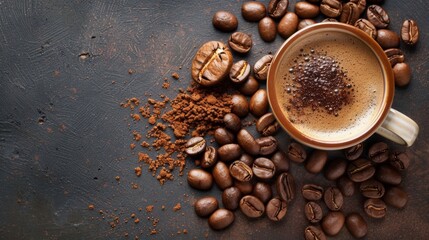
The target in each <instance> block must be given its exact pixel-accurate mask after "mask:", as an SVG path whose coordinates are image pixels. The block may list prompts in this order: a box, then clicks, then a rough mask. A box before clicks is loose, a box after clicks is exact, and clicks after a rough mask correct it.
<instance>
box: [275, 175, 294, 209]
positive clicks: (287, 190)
mask: <svg viewBox="0 0 429 240" xmlns="http://www.w3.org/2000/svg"><path fill="white" fill-rule="evenodd" d="M295 188H296V186H295V180H294V178H293V176H292V175H291V174H290V173H281V174H280V175H279V176H278V177H277V179H276V189H277V194H278V195H279V197H280V198H281V199H283V200H284V201H286V202H290V201H292V200H293V199H294V198H295Z"/></svg>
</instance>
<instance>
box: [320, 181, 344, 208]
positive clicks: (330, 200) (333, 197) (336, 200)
mask: <svg viewBox="0 0 429 240" xmlns="http://www.w3.org/2000/svg"><path fill="white" fill-rule="evenodd" d="M323 200H324V201H325V204H326V206H327V207H328V208H329V209H330V210H332V211H339V210H341V208H342V207H343V203H344V198H343V194H342V193H341V191H340V189H338V188H336V187H329V188H327V189H326V190H325V193H324V195H323Z"/></svg>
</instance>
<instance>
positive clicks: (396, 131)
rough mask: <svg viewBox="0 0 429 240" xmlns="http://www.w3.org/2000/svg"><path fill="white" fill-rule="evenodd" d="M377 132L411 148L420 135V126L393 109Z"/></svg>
mask: <svg viewBox="0 0 429 240" xmlns="http://www.w3.org/2000/svg"><path fill="white" fill-rule="evenodd" d="M376 132H377V133H378V134H380V135H381V136H383V137H385V138H387V139H389V140H391V141H394V142H396V143H399V144H402V145H405V146H407V147H409V146H411V145H413V143H414V141H415V140H416V138H417V135H418V134H419V126H418V125H417V123H416V122H414V121H413V120H412V119H411V118H409V117H407V116H405V115H404V114H402V113H400V112H398V111H396V110H395V109H392V108H391V109H390V111H389V113H388V114H387V117H386V119H385V120H384V122H383V124H381V126H380V127H379V128H378V129H377V131H376Z"/></svg>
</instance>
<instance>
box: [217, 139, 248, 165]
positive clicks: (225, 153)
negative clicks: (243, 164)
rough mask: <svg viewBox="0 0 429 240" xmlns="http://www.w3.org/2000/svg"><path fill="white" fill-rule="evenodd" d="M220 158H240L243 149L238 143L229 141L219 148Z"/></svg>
mask: <svg viewBox="0 0 429 240" xmlns="http://www.w3.org/2000/svg"><path fill="white" fill-rule="evenodd" d="M217 153H218V157H219V160H221V161H224V162H230V161H233V160H237V159H239V158H240V156H241V154H242V150H241V147H240V145H238V144H236V143H229V144H225V145H223V146H221V147H220V148H218V149H217Z"/></svg>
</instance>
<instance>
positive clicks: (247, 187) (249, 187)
mask: <svg viewBox="0 0 429 240" xmlns="http://www.w3.org/2000/svg"><path fill="white" fill-rule="evenodd" d="M234 186H235V187H237V188H238V189H239V190H240V192H241V193H242V194H243V195H248V194H251V193H252V191H253V184H252V183H251V182H241V181H237V180H235V181H234Z"/></svg>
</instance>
